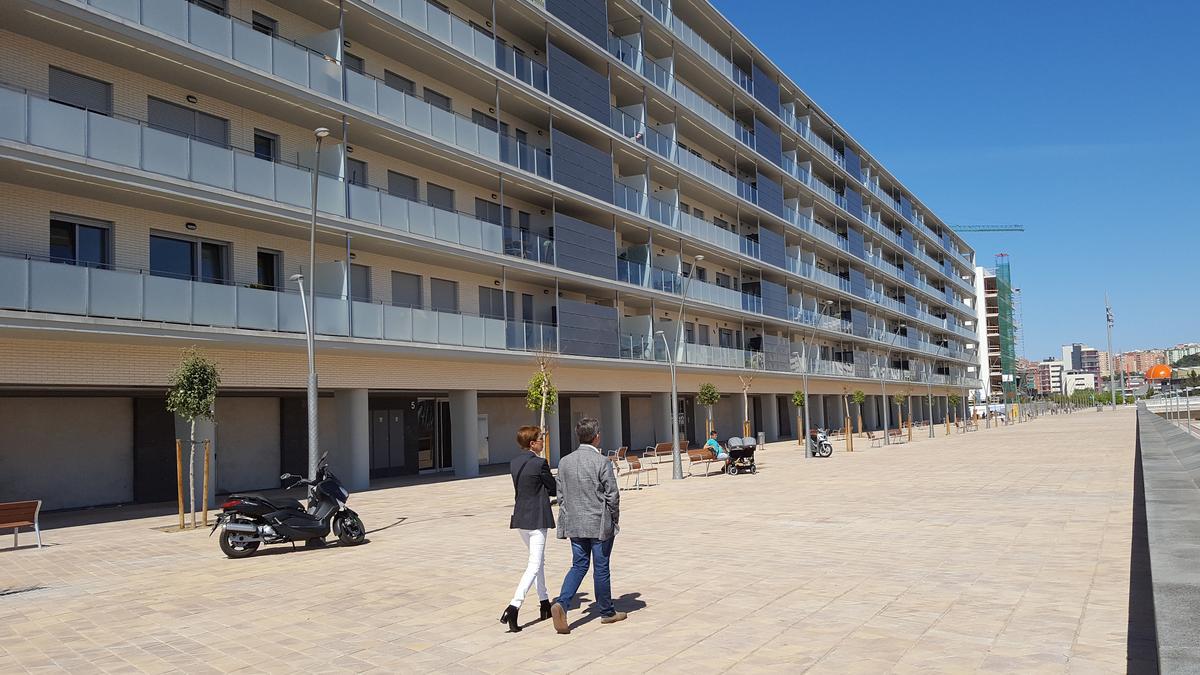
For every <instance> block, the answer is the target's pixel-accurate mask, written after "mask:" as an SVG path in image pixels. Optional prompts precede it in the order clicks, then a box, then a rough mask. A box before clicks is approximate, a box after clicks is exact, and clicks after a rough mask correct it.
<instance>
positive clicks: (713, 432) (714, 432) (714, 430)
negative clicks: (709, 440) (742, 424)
mask: <svg viewBox="0 0 1200 675" xmlns="http://www.w3.org/2000/svg"><path fill="white" fill-rule="evenodd" d="M708 435H709V436H716V435H717V430H716V429H713V430H712V431H710V432H708Z"/></svg>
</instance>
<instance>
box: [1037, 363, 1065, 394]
mask: <svg viewBox="0 0 1200 675" xmlns="http://www.w3.org/2000/svg"><path fill="white" fill-rule="evenodd" d="M1036 372H1037V374H1036V379H1035V383H1036V390H1037V393H1038V394H1039V395H1042V396H1049V395H1051V394H1061V393H1062V390H1063V362H1062V361H1060V360H1057V359H1046V360H1044V361H1039V362H1038V363H1037V371H1036Z"/></svg>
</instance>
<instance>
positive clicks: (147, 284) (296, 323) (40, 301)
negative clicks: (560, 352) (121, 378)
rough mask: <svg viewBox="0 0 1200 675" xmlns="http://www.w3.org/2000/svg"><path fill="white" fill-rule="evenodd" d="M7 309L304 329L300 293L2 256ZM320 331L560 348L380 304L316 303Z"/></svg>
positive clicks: (496, 321)
mask: <svg viewBox="0 0 1200 675" xmlns="http://www.w3.org/2000/svg"><path fill="white" fill-rule="evenodd" d="M0 279H2V280H4V283H0V309H10V310H21V311H29V312H43V313H47V314H57V315H71V316H86V317H94V318H100V319H123V320H131V321H148V322H154V327H156V328H158V327H163V326H164V324H165V325H167V326H170V325H179V326H188V327H206V328H217V329H226V330H228V329H239V330H251V331H268V332H277V333H293V334H297V335H302V334H303V333H304V325H305V324H304V309H303V303H302V300H301V298H300V295H299V294H298V293H295V292H291V291H281V290H272V289H264V288H257V287H252V286H245V285H232V284H219V283H205V282H201V281H196V280H193V279H188V278H175V277H171V276H160V275H156V274H152V273H149V272H147V271H146V270H136V269H104V268H99V267H87V266H82V265H74V264H67V263H63V262H57V261H50V260H47V259H34V258H32V257H12V256H0ZM315 305H316V306H315V310H314V315H315V325H316V332H317V334H318V335H322V336H331V337H353V338H363V339H370V340H386V341H390V342H408V343H415V344H425V345H440V346H446V347H468V348H476V349H488V350H497V349H499V350H517V351H541V350H550V351H557V328H556V327H555V326H552V325H548V324H536V323H524V322H514V321H510V322H507V325H506V322H505V321H504V319H503V318H496V317H486V316H475V315H470V314H463V313H460V312H446V311H438V310H434V309H427V308H421V307H399V306H394V305H391V304H386V303H383V302H379V301H373V302H364V301H358V300H355V301H348V300H347V299H346V298H345V297H327V296H320V295H318V296H317V297H316V303H315Z"/></svg>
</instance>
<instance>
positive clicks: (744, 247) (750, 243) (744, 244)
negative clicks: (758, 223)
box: [738, 237, 762, 260]
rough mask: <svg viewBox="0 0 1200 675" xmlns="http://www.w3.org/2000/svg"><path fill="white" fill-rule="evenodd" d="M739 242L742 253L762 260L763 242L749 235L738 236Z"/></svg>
mask: <svg viewBox="0 0 1200 675" xmlns="http://www.w3.org/2000/svg"><path fill="white" fill-rule="evenodd" d="M738 243H739V244H740V248H739V250H740V251H741V253H743V254H744V255H748V256H750V257H751V258H758V259H759V260H762V244H760V243H759V242H758V241H756V240H754V239H751V238H749V237H738Z"/></svg>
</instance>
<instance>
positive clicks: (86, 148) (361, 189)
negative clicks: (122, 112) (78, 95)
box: [0, 86, 554, 264]
mask: <svg viewBox="0 0 1200 675" xmlns="http://www.w3.org/2000/svg"><path fill="white" fill-rule="evenodd" d="M0 111H3V114H0V138H5V139H10V140H15V141H19V142H23V143H28V144H31V145H34V146H38V147H42V148H47V149H51V150H57V151H60V152H64V153H68V154H72V155H77V156H80V157H86V158H88V159H92V160H97V161H101V162H108V163H111V164H115V165H119V166H124V167H128V168H133V169H140V170H143V171H147V172H150V173H154V174H159V175H163V176H168V177H172V178H178V179H182V180H188V181H192V182H195V183H199V184H203V185H206V186H209V187H214V188H219V189H224V190H230V191H233V192H236V193H239V194H242V195H245V196H247V197H255V198H260V199H266V200H271V201H275V202H279V203H282V204H286V205H289V206H293V207H297V208H303V209H305V210H306V211H307V209H309V208H310V204H311V202H312V172H311V170H310V169H307V168H305V167H300V166H295V165H292V164H287V163H283V162H278V161H271V160H268V159H263V158H260V157H257V156H255V155H254V153H252V152H247V151H244V150H240V149H237V148H229V147H224V146H219V145H213V144H211V143H208V142H206V141H202V140H199V139H196V138H191V137H188V136H182V135H178V134H175V133H172V132H167V131H162V130H159V129H155V128H153V127H150V126H149V125H147V124H145V123H143V122H140V121H137V120H130V119H125V118H118V117H109V116H105V115H101V114H98V113H94V112H89V111H85V110H81V109H79V108H74V107H71V106H67V105H63V104H61V103H55V102H53V101H49V100H47V99H45V98H41V97H39V96H36V95H33V94H28V93H26V92H23V91H18V90H15V89H11V88H7V87H3V86H0ZM475 128H476V129H479V130H480V131H481V132H484V137H486V133H490V132H487V130H486V129H482V128H481V127H475ZM497 138H498V137H497ZM317 210H318V211H321V212H322V213H326V214H331V215H334V216H340V217H343V218H349V219H351V220H356V221H360V222H365V223H370V224H373V225H379V226H381V227H385V228H388V229H391V230H395V231H398V232H406V233H411V234H415V235H419V236H422V237H427V238H430V239H434V240H439V241H443V242H447V243H451V244H457V245H460V246H464V247H466V248H471V249H476V250H483V251H487V252H491V253H497V254H506V255H515V256H518V257H523V258H526V259H529V260H535V261H537V262H542V263H546V264H554V242H553V241H552V240H550V239H547V238H545V237H541V236H539V235H536V234H532V233H529V232H523V231H520V230H516V229H513V228H504V227H501V226H500V225H497V224H494V223H490V222H486V221H483V220H479V219H477V218H475V217H473V216H472V215H470V214H464V213H457V212H454V211H446V210H442V209H437V208H434V207H432V206H430V205H428V204H425V203H422V202H415V201H410V200H407V199H404V198H401V197H397V196H394V195H391V194H388V193H387V192H386V191H384V190H380V189H378V188H374V187H371V186H367V185H354V184H347V183H345V182H343V181H341V180H340V179H338V178H337V177H334V176H327V175H324V174H322V175H320V176H319V177H318V189H317Z"/></svg>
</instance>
